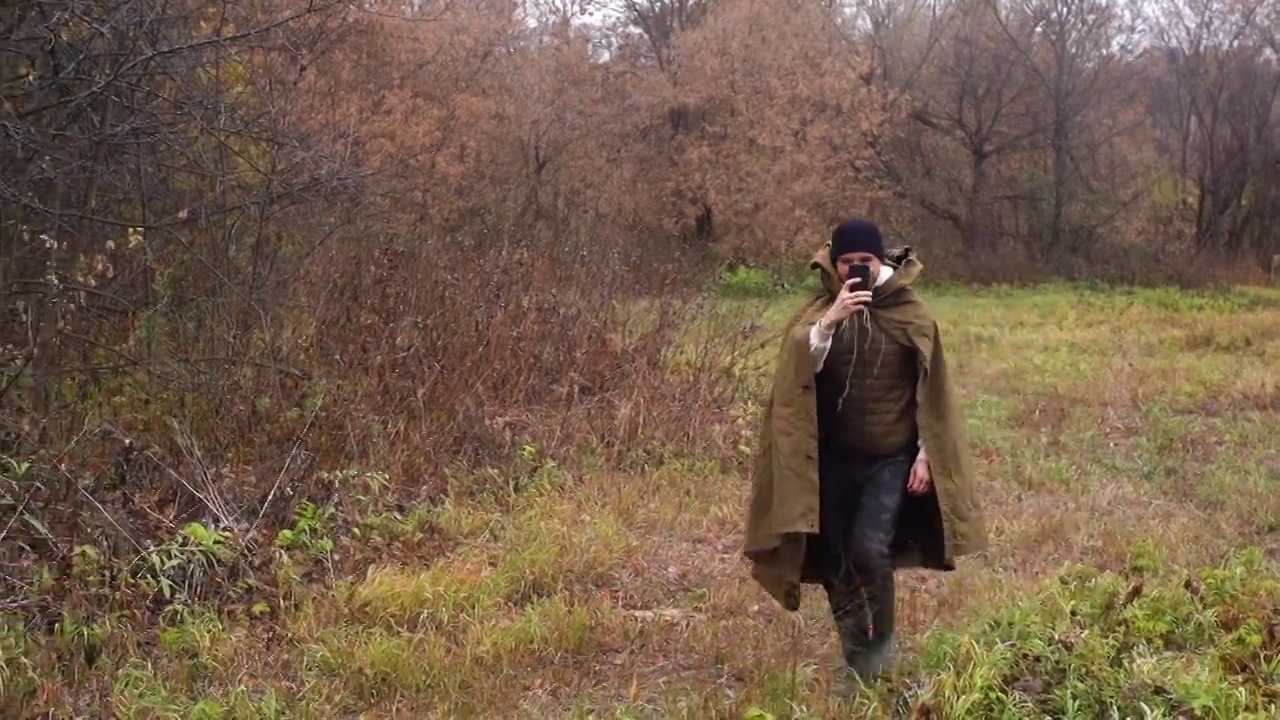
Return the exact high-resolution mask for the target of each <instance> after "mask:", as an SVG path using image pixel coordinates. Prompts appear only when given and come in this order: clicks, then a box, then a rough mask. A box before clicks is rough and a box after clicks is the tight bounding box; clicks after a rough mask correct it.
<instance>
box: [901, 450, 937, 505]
mask: <svg viewBox="0 0 1280 720" xmlns="http://www.w3.org/2000/svg"><path fill="white" fill-rule="evenodd" d="M932 486H933V469H932V468H930V467H929V458H928V456H926V455H925V454H924V453H923V452H922V453H920V455H919V456H917V457H916V461H915V463H913V464H912V465H911V475H910V477H908V478H907V492H909V493H911V494H912V495H923V494H925V493H927V492H929V488H930V487H932Z"/></svg>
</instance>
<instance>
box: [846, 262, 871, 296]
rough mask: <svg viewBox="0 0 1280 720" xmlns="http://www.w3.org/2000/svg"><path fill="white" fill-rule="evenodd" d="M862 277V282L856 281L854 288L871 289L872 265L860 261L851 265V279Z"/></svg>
mask: <svg viewBox="0 0 1280 720" xmlns="http://www.w3.org/2000/svg"><path fill="white" fill-rule="evenodd" d="M854 278H860V279H861V280H862V282H859V283H854V284H853V289H854V290H870V289H871V266H870V265H863V264H862V263H858V264H857V265H850V266H849V279H850V280H852V279H854Z"/></svg>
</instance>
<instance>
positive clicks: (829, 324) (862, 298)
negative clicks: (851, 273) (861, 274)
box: [820, 278, 871, 333]
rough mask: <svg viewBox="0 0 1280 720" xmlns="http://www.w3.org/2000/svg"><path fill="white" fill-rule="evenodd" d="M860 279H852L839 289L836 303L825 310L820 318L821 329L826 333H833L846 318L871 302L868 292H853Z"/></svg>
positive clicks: (869, 292)
mask: <svg viewBox="0 0 1280 720" xmlns="http://www.w3.org/2000/svg"><path fill="white" fill-rule="evenodd" d="M861 282H862V280H861V278H852V279H851V280H849V281H848V282H846V283H845V284H844V287H842V288H840V294H839V295H837V296H836V301H835V302H834V303H832V305H831V307H830V308H828V309H827V312H826V314H825V315H823V316H822V320H821V321H820V322H821V323H822V329H823V330H826V331H827V332H828V333H831V332H835V329H836V327H837V326H839V325H840V323H842V322H844V321H845V319H846V318H848V317H849V316H850V315H852V314H854V313H855V312H857V311H859V310H861V309H862V308H864V307H866V306H867V304H869V303H870V302H871V291H870V290H854V289H853V286H854V285H857V284H859V283H861Z"/></svg>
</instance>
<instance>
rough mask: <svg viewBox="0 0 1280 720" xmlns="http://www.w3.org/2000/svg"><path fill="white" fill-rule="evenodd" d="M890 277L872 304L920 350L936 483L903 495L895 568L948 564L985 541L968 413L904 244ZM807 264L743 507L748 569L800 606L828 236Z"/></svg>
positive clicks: (813, 577) (814, 475)
mask: <svg viewBox="0 0 1280 720" xmlns="http://www.w3.org/2000/svg"><path fill="white" fill-rule="evenodd" d="M886 262H887V264H888V265H890V266H891V267H893V268H894V274H893V276H892V277H891V278H890V279H889V280H888V281H887V282H886V283H885V284H884V285H882V286H881V287H879V288H876V289H875V296H874V299H873V300H872V303H871V305H870V312H872V313H874V317H875V320H876V321H877V323H878V324H879V326H880V327H881V328H883V329H884V331H885V332H886V333H888V334H889V335H890V337H892V338H894V339H896V340H898V341H899V342H902V343H904V344H906V345H908V346H911V347H914V348H915V349H916V353H917V357H918V365H919V369H920V381H919V386H918V388H917V405H918V410H917V425H918V428H919V432H920V438H921V440H922V442H923V443H924V446H925V450H926V451H927V453H928V457H929V463H930V467H931V469H932V471H933V490H932V491H930V492H928V493H926V494H924V495H921V496H915V495H907V498H906V500H905V501H904V504H903V508H902V512H901V514H900V517H899V520H898V530H897V534H896V537H895V539H894V543H893V555H894V563H895V565H896V566H897V567H900V568H901V567H923V568H929V569H935V570H954V569H955V567H956V564H955V559H956V558H958V557H960V556H963V555H970V554H973V553H976V552H980V551H981V550H983V549H985V548H986V546H987V536H986V529H985V527H984V521H983V518H982V511H981V509H980V507H979V505H978V502H977V499H976V497H975V494H974V477H973V468H972V462H971V459H970V457H969V450H968V447H967V444H968V440H967V437H966V434H965V428H964V420H963V418H962V416H961V411H960V406H959V403H958V402H957V400H956V398H955V396H954V394H953V389H952V386H951V381H950V378H949V377H948V373H947V361H946V357H945V355H944V354H943V348H942V338H941V335H940V333H939V331H938V324H937V323H936V322H935V321H934V319H933V316H932V314H931V313H930V312H929V310H928V308H926V307H925V305H924V303H922V302H921V301H920V300H919V299H918V298H917V297H916V296H915V294H914V292H913V291H912V290H911V288H910V285H911V283H912V282H913V281H914V280H915V279H916V278H917V277H919V275H920V271H921V270H922V269H923V267H924V266H923V265H922V264H921V263H920V261H919V260H918V259H917V258H916V255H915V252H914V251H913V250H912V249H911V248H909V247H903V248H894V249H892V250H890V251H889V253H888V255H887V258H886ZM811 267H812V268H813V269H816V270H818V271H819V272H820V273H821V276H822V285H823V292H822V293H821V294H820V295H818V296H816V297H814V298H813V299H811V300H809V301H808V302H807V303H806V304H805V306H804V307H803V308H802V309H801V310H800V312H799V313H797V315H796V316H795V317H794V318H793V319H792V320H791V322H790V323H789V324H788V326H787V328H786V331H785V334H784V336H783V340H782V348H781V351H780V353H779V357H778V364H777V369H776V370H775V373H774V377H773V388H772V392H771V393H770V397H769V401H768V403H767V405H766V406H765V413H764V419H763V423H762V427H761V430H760V436H759V444H758V446H757V451H756V458H755V463H754V468H753V471H752V478H751V482H752V488H751V504H750V510H749V513H748V516H747V526H746V542H745V546H744V548H743V552H744V554H745V555H746V556H747V557H748V558H749V559H750V560H751V562H752V569H751V575H752V577H753V578H754V579H755V580H756V582H758V583H760V585H761V586H763V587H764V589H765V590H766V591H768V593H769V594H770V595H771V596H773V598H774V599H775V600H777V601H778V602H779V603H780V604H781V605H782V606H783V607H784V608H786V609H787V610H793V611H794V610H798V609H799V607H800V585H801V584H802V583H818V582H820V577H819V575H818V572H817V569H818V557H817V552H816V551H817V546H818V544H817V542H810V541H811V540H816V537H815V536H816V533H817V532H818V461H817V459H818V418H817V402H816V397H815V390H814V388H815V385H814V374H813V369H812V368H813V366H812V364H811V361H810V355H809V329H810V328H811V327H812V326H813V324H814V323H816V322H817V321H818V320H819V318H821V317H822V314H823V313H824V312H826V310H827V308H829V307H830V306H831V303H832V302H833V301H834V300H835V296H836V294H837V292H838V291H839V281H838V279H837V275H836V271H835V267H834V266H833V265H832V263H831V260H830V255H829V244H827V245H824V246H823V247H822V248H821V249H820V250H819V251H818V252H817V254H815V255H814V258H813V262H812V265H811Z"/></svg>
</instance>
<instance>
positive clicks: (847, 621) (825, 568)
mask: <svg viewBox="0 0 1280 720" xmlns="http://www.w3.org/2000/svg"><path fill="white" fill-rule="evenodd" d="M915 457H916V450H915V449H914V448H912V449H911V450H910V451H908V452H904V453H900V454H896V455H892V456H889V457H885V458H874V459H868V458H859V457H854V456H849V455H846V454H842V453H840V452H839V451H837V450H830V449H827V448H823V449H822V451H821V452H819V454H818V458H819V459H818V477H819V484H820V505H819V527H818V536H819V537H818V542H819V545H820V547H821V549H822V555H821V558H822V560H821V561H822V565H821V568H822V585H823V587H824V588H825V589H826V591H827V599H828V601H829V602H830V604H831V613H832V616H833V619H834V620H835V625H836V631H837V632H838V633H839V635H840V646H841V650H842V652H843V654H844V658H845V661H846V662H847V663H848V664H849V666H850V668H852V669H853V670H855V671H857V672H858V673H859V674H875V673H876V672H877V671H878V670H879V666H880V664H881V663H882V662H883V661H884V659H885V657H886V654H887V652H888V650H889V645H890V643H891V641H892V639H893V632H894V619H895V618H894V611H895V608H894V601H895V597H894V579H893V569H894V568H893V558H892V555H891V553H890V544H891V543H892V542H893V536H894V532H895V530H896V528H897V522H898V512H899V510H900V508H901V506H902V499H903V497H904V495H905V494H906V491H907V479H908V477H909V476H910V473H911V466H912V463H914V462H915Z"/></svg>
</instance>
